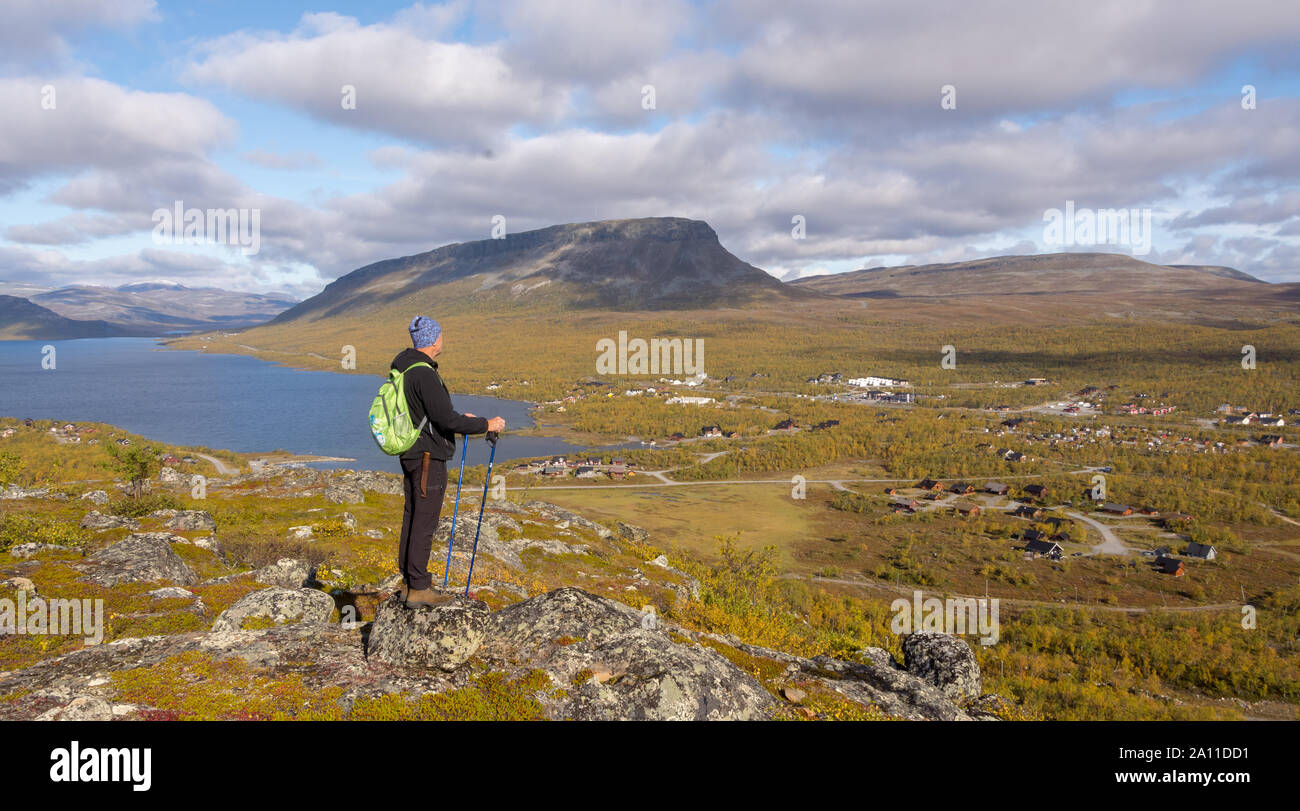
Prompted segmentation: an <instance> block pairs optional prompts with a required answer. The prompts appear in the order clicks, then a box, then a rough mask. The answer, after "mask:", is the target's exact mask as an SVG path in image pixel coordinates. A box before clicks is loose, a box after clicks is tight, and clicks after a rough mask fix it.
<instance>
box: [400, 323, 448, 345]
mask: <svg viewBox="0 0 1300 811" xmlns="http://www.w3.org/2000/svg"><path fill="white" fill-rule="evenodd" d="M408 329H409V330H410V333H411V343H412V344H414V345H415V348H416V349H423V348H424V347H426V346H433V345H434V344H435V343H437V342H438V337H439V336H441V335H442V327H441V326H439V325H438V322H437V321H434V320H433V319H432V318H430V317H429V316H427V315H417V316H416V317H415V318H412V319H411V326H410V327H408Z"/></svg>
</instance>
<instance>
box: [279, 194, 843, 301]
mask: <svg viewBox="0 0 1300 811" xmlns="http://www.w3.org/2000/svg"><path fill="white" fill-rule="evenodd" d="M457 284H460V287H459V288H458V289H457V290H455V291H453V290H451V289H450V288H449V287H448V288H444V289H443V290H442V292H441V294H440V295H442V296H443V297H442V298H441V299H440V300H441V301H443V302H445V301H447V300H448V299H447V296H451V297H452V298H453V299H454V298H465V297H468V298H475V297H477V298H482V299H485V300H493V299H494V298H495V299H497V300H500V301H506V302H514V303H519V302H520V301H523V302H527V301H528V300H530V299H534V300H550V301H555V302H558V303H560V304H562V305H564V306H568V307H575V308H600V309H610V310H674V309H696V308H707V307H745V306H753V305H758V304H763V303H771V302H779V301H789V300H792V299H793V300H803V299H809V298H817V297H818V295H817V294H816V293H813V292H811V291H802V290H796V289H792V288H789V287H788V286H785V285H783V284H782V283H781V282H780V281H779V280H777V279H776V278H774V277H772V276H771V275H770V274H768V273H766V272H765V271H763V270H760V269H759V268H756V267H754V266H753V265H750V264H748V263H746V262H744V261H742V260H741V259H739V258H737V257H736V256H734V255H732V254H731V253H730V252H728V251H727V250H726V248H724V247H722V244H721V243H720V242H719V241H718V235H717V233H716V232H715V231H714V230H713V229H712V228H711V227H709V225H708V224H707V223H705V222H701V221H699V220H689V219H684V218H679V217H652V218H646V219H634V220H603V221H598V222H586V223H572V224H567V225H553V226H550V227H547V228H539V229H537V230H533V231H524V232H520V233H517V234H509V235H507V236H505V237H504V238H502V239H483V240H478V241H474V242H461V243H454V244H451V245H445V246H443V247H440V248H436V249H434V250H431V251H427V252H425V253H421V254H416V255H414V256H406V257H401V258H397V259H388V260H384V261H381V262H376V263H374V264H371V265H367V266H365V267H362V268H359V269H357V270H354V271H352V272H351V273H348V274H346V275H344V276H341V277H339V278H338V279H336V280H335V281H334V282H332V283H330V284H329V285H328V286H327V287H326V288H325V289H324V290H323V291H321V292H320V293H319V294H317V295H316V296H313V297H312V298H309V299H307V300H306V301H304V302H302V303H300V304H298V305H297V306H295V307H293V308H291V309H289V310H286V311H285V312H283V313H281V314H280V315H279V316H277V317H276V318H275V319H274V321H273V322H272V323H285V322H288V321H293V320H297V319H301V318H323V317H328V316H332V315H343V314H352V313H356V312H358V311H367V310H381V309H383V308H386V307H390V306H397V305H399V304H402V305H414V306H418V305H419V304H420V303H421V302H423V301H426V300H427V299H429V298H431V297H432V296H433V294H432V293H431V292H430V288H431V287H435V286H439V285H444V286H451V285H457Z"/></svg>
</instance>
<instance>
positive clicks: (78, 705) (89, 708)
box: [36, 696, 113, 721]
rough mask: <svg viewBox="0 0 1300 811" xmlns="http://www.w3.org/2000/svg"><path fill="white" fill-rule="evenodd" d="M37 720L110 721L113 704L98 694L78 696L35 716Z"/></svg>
mask: <svg viewBox="0 0 1300 811" xmlns="http://www.w3.org/2000/svg"><path fill="white" fill-rule="evenodd" d="M36 720H37V721H112V720H113V705H112V704H109V703H108V702H107V701H105V700H104V699H102V698H100V697H99V696H78V697H77V698H74V699H73V700H72V701H71V702H70V703H69V704H68V705H67V706H64V707H55V708H54V709H50V710H46V711H45V712H43V713H41V714H40V715H38V716H36Z"/></svg>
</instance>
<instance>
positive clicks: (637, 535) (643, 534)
mask: <svg viewBox="0 0 1300 811" xmlns="http://www.w3.org/2000/svg"><path fill="white" fill-rule="evenodd" d="M615 529H616V530H617V532H618V536H619V537H620V538H623V539H625V540H629V541H632V542H633V543H645V542H646V541H647V540H648V539H649V538H650V533H649V532H647V531H646V530H644V529H642V528H641V527H638V526H635V525H634V524H626V523H624V522H622V521H619V522H618V523H617V524H615Z"/></svg>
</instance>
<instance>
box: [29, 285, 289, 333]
mask: <svg viewBox="0 0 1300 811" xmlns="http://www.w3.org/2000/svg"><path fill="white" fill-rule="evenodd" d="M29 298H30V300H31V301H32V302H33V303H35V304H39V305H41V306H42V307H46V308H48V309H50V310H53V311H54V312H56V313H58V314H59V315H62V316H64V317H67V318H73V319H77V320H96V321H106V322H108V323H110V324H115V325H118V326H120V327H122V328H123V329H124V330H127V331H129V332H131V333H132V334H134V335H161V334H164V333H167V332H182V331H204V330H212V329H242V328H245V327H251V326H254V325H256V324H261V323H263V322H266V321H269V320H270V319H271V318H274V317H275V316H276V315H277V314H278V313H280V312H282V311H283V310H285V309H286V308H288V307H292V306H293V305H294V304H295V303H296V302H294V301H291V300H288V299H284V298H280V297H278V296H274V295H267V294H262V293H239V292H233V291H230V290H222V289H220V288H216V287H197V288H195V287H186V286H185V285H182V284H177V283H176V282H136V283H132V284H124V285H122V286H120V287H104V286H99V285H72V286H69V287H61V288H59V289H57V290H50V291H48V292H45V293H37V294H35V295H32V296H30V297H29Z"/></svg>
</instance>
